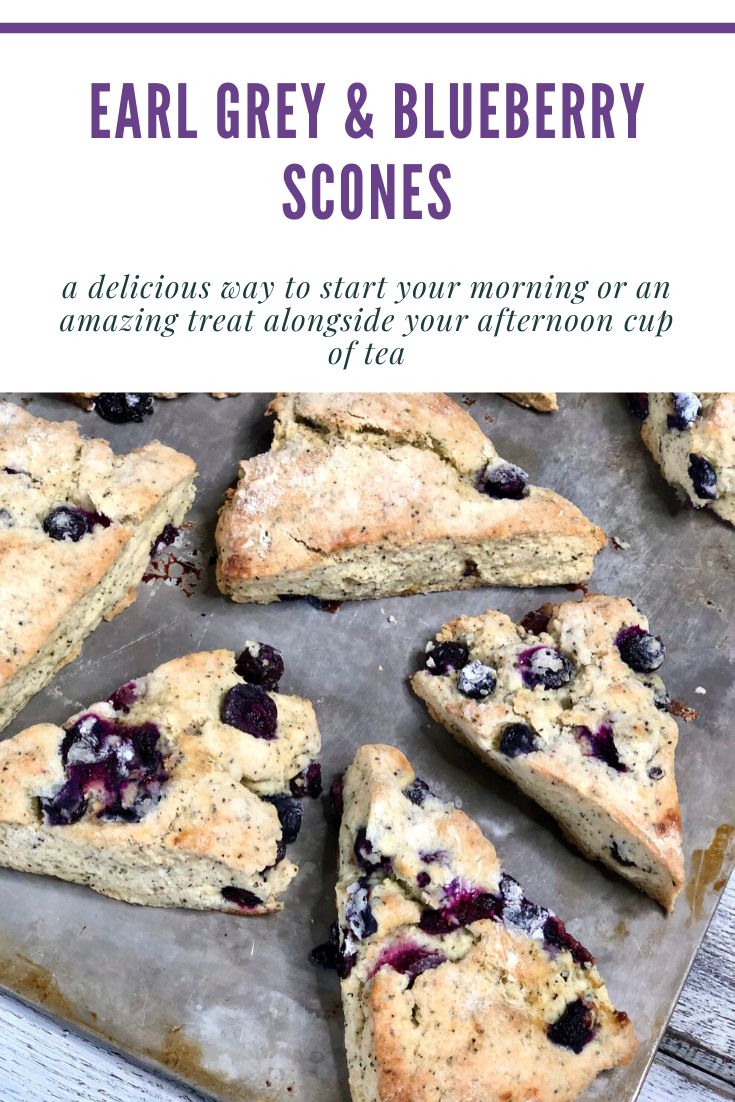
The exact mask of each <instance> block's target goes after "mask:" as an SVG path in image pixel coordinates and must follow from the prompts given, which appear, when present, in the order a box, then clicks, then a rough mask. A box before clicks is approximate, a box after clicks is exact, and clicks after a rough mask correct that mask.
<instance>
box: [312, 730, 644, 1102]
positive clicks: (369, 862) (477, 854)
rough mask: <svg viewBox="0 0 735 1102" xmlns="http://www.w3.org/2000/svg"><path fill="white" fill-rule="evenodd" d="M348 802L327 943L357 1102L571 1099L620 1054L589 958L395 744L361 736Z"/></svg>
mask: <svg viewBox="0 0 735 1102" xmlns="http://www.w3.org/2000/svg"><path fill="white" fill-rule="evenodd" d="M343 798H344V815H343V819H342V826H341V829H340V859H339V883H338V885H337V909H338V928H337V929H336V930H335V933H334V940H333V945H334V948H335V949H336V953H335V955H336V963H337V966H338V969H339V972H340V975H341V978H342V1002H343V1007H344V1016H345V1047H346V1052H347V1061H348V1067H349V1078H350V1089H351V1093H352V1098H353V1102H397V1100H400V1102H444V1100H447V1099H449V1100H452V1102H454V1100H467V1102H527V1100H529V1099H533V1100H534V1102H569V1100H571V1099H574V1098H576V1097H577V1095H578V1094H579V1093H580V1092H581V1091H582V1090H583V1089H584V1088H585V1087H586V1086H587V1085H588V1084H589V1083H590V1082H591V1081H592V1080H593V1079H594V1078H595V1076H596V1075H598V1073H600V1072H602V1071H604V1070H606V1069H609V1068H614V1067H617V1066H618V1065H621V1064H626V1063H628V1062H629V1061H630V1059H631V1057H632V1055H633V1053H634V1051H635V1048H636V1040H635V1035H634V1032H633V1027H632V1026H631V1024H630V1022H629V1020H628V1017H627V1015H626V1014H624V1013H622V1012H620V1011H617V1010H615V1008H614V1007H613V1005H612V1003H611V1001H610V998H609V996H608V993H607V990H606V989H605V986H604V984H603V981H602V979H601V977H600V975H599V973H598V971H597V969H596V968H595V966H594V963H593V958H592V956H591V955H590V953H589V952H588V951H587V950H586V949H585V948H584V947H583V946H582V945H580V943H579V942H578V941H577V940H576V939H575V938H574V937H573V936H572V935H571V934H570V933H568V931H567V930H566V929H565V927H564V925H563V923H562V922H561V921H560V919H558V918H557V917H556V915H554V914H553V913H552V912H550V911H548V910H547V909H546V908H544V907H540V906H537V905H536V904H534V903H531V902H530V900H528V899H526V898H525V896H524V893H523V890H522V888H521V886H520V885H519V884H518V883H517V882H516V881H515V880H514V879H513V878H512V877H510V876H509V875H508V874H507V873H505V872H503V870H502V868H501V866H500V862H499V861H498V858H497V855H496V853H495V850H494V848H493V846H492V845H491V843H490V842H489V841H488V840H487V839H486V838H485V837H484V836H483V835H482V833H481V831H480V829H479V828H478V827H477V825H476V824H475V823H474V822H473V821H472V820H471V819H469V818H468V817H467V816H466V815H464V814H463V813H462V812H461V811H458V810H457V809H456V808H455V807H454V806H452V805H451V804H447V803H444V802H443V801H442V800H440V799H438V798H437V797H436V796H435V795H434V794H433V793H432V792H431V790H430V789H429V787H428V786H427V785H426V784H425V783H424V782H423V781H422V780H420V779H419V778H418V777H416V776H414V773H413V770H412V769H411V766H410V765H409V763H408V761H407V760H406V758H405V757H404V756H403V754H401V753H400V752H399V751H398V750H394V749H393V748H392V747H389V746H363V747H361V748H360V749H359V750H358V752H357V754H356V755H355V760H354V762H353V763H352V765H351V766H350V768H349V769H348V770H347V773H346V775H345V778H344V788H343ZM335 943H336V944H335ZM316 954H317V955H316V959H317V960H319V959H320V956H319V950H317V951H316ZM322 959H323V958H322Z"/></svg>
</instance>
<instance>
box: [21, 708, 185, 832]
mask: <svg viewBox="0 0 735 1102" xmlns="http://www.w3.org/2000/svg"><path fill="white" fill-rule="evenodd" d="M159 740H160V731H159V730H158V728H157V727H156V726H155V724H153V723H143V724H141V725H140V726H138V727H134V726H130V727H128V726H124V725H123V724H121V723H117V722H116V721H113V720H109V719H102V718H101V717H100V716H95V715H92V714H88V715H84V716H82V717H81V718H80V719H78V720H77V722H76V723H75V724H74V726H73V727H70V728H69V730H68V731H67V732H66V734H65V735H64V738H63V740H62V743H61V747H60V756H61V762H62V765H63V766H64V771H65V774H66V780H65V783H64V784H62V786H61V787H60V788H59V789H58V791H57V792H55V793H54V794H53V795H52V796H48V797H42V798H41V799H40V800H39V806H40V810H41V812H42V815H43V818H44V821H45V822H46V823H48V825H50V826H61V825H65V824H68V823H73V822H76V821H77V820H78V819H80V818H81V817H82V816H83V815H84V814H85V813H86V812H87V810H88V806H89V803H90V800H92V799H93V800H94V804H95V806H96V807H97V808H98V810H97V816H98V817H99V818H101V819H108V820H112V821H121V822H138V821H139V820H140V819H142V818H143V816H144V815H146V814H147V813H148V812H149V811H150V810H151V809H152V808H153V807H154V806H155V804H157V803H158V801H159V800H160V798H161V794H162V788H163V784H164V782H165V781H166V780H167V779H168V774H167V772H166V768H165V763H164V758H163V754H162V752H161V749H160V747H159V745H158V744H159Z"/></svg>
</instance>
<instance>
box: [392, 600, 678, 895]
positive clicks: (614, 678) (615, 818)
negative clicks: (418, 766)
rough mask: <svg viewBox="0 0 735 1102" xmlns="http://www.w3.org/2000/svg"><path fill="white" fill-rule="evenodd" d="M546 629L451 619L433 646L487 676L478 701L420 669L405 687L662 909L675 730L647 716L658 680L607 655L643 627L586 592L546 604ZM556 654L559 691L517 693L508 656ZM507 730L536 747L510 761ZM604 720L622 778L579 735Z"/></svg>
mask: <svg viewBox="0 0 735 1102" xmlns="http://www.w3.org/2000/svg"><path fill="white" fill-rule="evenodd" d="M545 612H546V614H547V615H548V617H549V622H548V626H547V627H546V628H545V630H544V631H543V632H541V633H540V634H533V633H532V632H530V631H525V630H524V629H523V628H522V627H519V626H517V625H515V624H513V622H512V621H511V620H510V619H509V617H507V616H505V615H504V614H503V613H500V612H495V611H493V610H488V611H487V612H486V613H484V614H482V615H481V616H476V617H460V618H459V619H457V620H454V621H452V622H451V623H449V624H446V625H445V626H444V627H443V628H442V629H441V631H440V632H439V633H438V635H437V640H438V641H440V642H441V641H447V640H459V641H462V642H465V643H466V644H467V645H468V647H469V655H470V660H477V661H482V662H483V663H484V664H486V665H489V666H491V667H492V668H494V669H496V671H497V678H498V683H497V686H496V688H495V690H494V692H493V693H491V694H490V695H489V696H488V697H487V698H486V699H485V700H479V701H478V700H472V699H469V698H468V697H466V696H464V695H462V694H461V693H460V692H459V691H458V690H457V687H456V685H457V675H456V673H455V674H451V673H450V674H449V675H448V676H446V677H442V676H433V675H432V674H431V673H430V672H429V671H427V670H422V671H419V672H418V673H416V674H415V675H414V676H413V678H412V679H411V684H412V686H413V688H414V690H415V692H416V693H417V694H418V695H419V696H420V697H421V698H422V699H423V700H424V701H425V703H426V704H427V707H428V709H429V711H430V713H431V715H432V717H433V718H434V719H436V720H437V722H439V723H441V724H443V725H444V726H445V727H447V729H448V730H449V731H451V733H452V734H454V735H455V737H456V738H457V739H458V740H459V741H461V742H463V743H464V744H465V745H467V746H468V747H469V748H470V749H471V750H473V751H474V752H475V753H476V754H478V756H479V757H480V758H481V759H482V760H483V761H484V762H486V763H487V764H488V765H490V766H491V767H492V768H493V769H496V770H497V771H498V772H500V773H502V774H503V775H504V776H507V777H509V778H510V779H511V780H513V781H514V782H515V783H516V784H518V785H519V786H520V787H521V788H522V789H523V790H524V791H525V792H526V793H527V794H528V795H530V796H531V797H532V798H533V799H535V800H537V801H538V802H539V803H540V804H541V805H542V806H543V807H544V808H545V809H546V810H547V811H549V812H550V813H551V814H552V815H555V816H556V817H557V820H558V821H559V823H560V825H561V827H562V830H563V831H564V833H565V834H566V836H567V837H568V838H569V839H570V840H571V841H572V842H574V844H575V845H577V846H578V848H579V849H581V850H582V852H583V853H584V854H585V855H586V856H587V857H590V858H592V859H595V860H600V861H602V862H603V863H604V864H605V865H607V867H608V868H610V869H612V870H613V871H615V872H616V873H618V874H620V875H622V876H624V877H626V878H627V879H629V880H631V881H632V882H633V883H634V884H635V885H636V886H637V887H639V888H641V889H642V890H643V891H646V892H648V894H650V895H652V896H653V898H655V899H657V900H658V901H659V902H660V903H661V904H662V905H663V906H664V907H665V908H666V909H667V910H671V909H672V907H673V905H674V902H675V900H676V896H677V894H678V893H679V891H680V890H681V888H682V886H683V883H684V862H683V855H682V839H681V818H680V813H679V799H678V794H677V788H676V777H675V771H674V751H675V748H676V743H677V739H678V731H677V727H676V723H675V721H674V720H673V718H672V717H671V716H670V715H669V714H668V713H667V712H665V711H661V710H659V708H657V707H656V703H655V701H656V697H657V696H658V697H661V696H663V694H664V690H663V685H662V683H661V682H660V679H659V678H658V677H657V676H656V675H641V674H636V673H634V672H633V671H632V670H631V669H630V668H629V667H628V666H627V665H626V664H625V663H624V662H623V660H622V658H621V656H620V652H619V651H618V649H617V647H616V646H615V642H614V640H615V638H616V636H617V633H618V632H619V631H620V630H621V629H624V628H626V627H631V626H637V627H639V628H641V630H644V631H647V630H648V621H647V620H646V618H645V617H644V616H643V615H642V614H641V613H640V612H639V611H638V610H637V609H636V608H635V606H633V605H632V603H631V602H630V601H628V600H625V599H624V598H620V597H609V596H605V595H599V594H590V595H589V596H587V597H586V598H585V599H584V600H582V601H566V602H563V603H562V604H559V605H548V606H546V607H545ZM537 645H545V646H550V647H554V648H558V649H559V650H560V651H561V653H562V654H564V655H566V656H567V657H568V658H569V659H570V660H571V661H572V663H573V666H574V673H573V676H572V678H571V680H570V682H569V684H568V685H566V686H563V687H562V688H559V689H545V688H544V687H543V686H540V685H538V686H536V687H535V688H533V689H531V688H526V687H524V685H523V683H522V680H521V676H520V674H519V672H518V669H517V665H516V663H517V660H518V656H519V655H520V654H521V653H522V652H524V651H526V650H527V649H528V648H530V647H533V646H537ZM510 723H525V724H527V725H529V726H530V727H531V728H532V730H533V731H534V732H536V733H537V735H538V736H539V738H540V740H541V742H540V745H539V746H538V748H537V749H536V750H535V751H534V752H532V753H526V754H523V755H521V756H518V757H515V758H509V757H507V756H506V755H505V754H503V753H501V752H500V750H499V741H500V738H501V735H502V732H503V731H504V729H505V727H506V726H507V725H508V724H510ZM605 723H608V724H610V725H611V730H612V731H613V737H614V744H615V748H616V751H617V753H618V755H619V758H620V760H621V764H622V767H623V768H622V770H617V769H615V768H612V767H611V766H610V765H608V764H607V763H606V762H605V761H604V760H600V759H598V758H595V757H594V756H590V753H589V749H588V743H587V742H586V741H585V740H584V738H582V739H580V737H579V736H578V732H579V731H580V730H581V729H587V730H589V731H592V732H595V731H597V730H599V729H600V727H601V726H602V725H603V724H605Z"/></svg>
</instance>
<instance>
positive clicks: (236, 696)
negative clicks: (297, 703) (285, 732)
mask: <svg viewBox="0 0 735 1102" xmlns="http://www.w3.org/2000/svg"><path fill="white" fill-rule="evenodd" d="M220 718H221V719H222V722H223V723H226V724H228V725H229V726H230V727H237V729H238V730H239V731H244V732H245V733H246V734H248V735H254V736H255V738H262V739H274V738H275V737H276V727H277V726H278V709H277V708H276V705H275V704H274V702H273V701H272V700H271V698H270V697H269V696H268V694H267V693H265V692H264V691H263V689H261V688H259V686H257V685H234V686H233V687H232V688H231V689H230V690H229V691H228V692H227V694H226V696H225V698H224V700H223V701H222V709H221V711H220Z"/></svg>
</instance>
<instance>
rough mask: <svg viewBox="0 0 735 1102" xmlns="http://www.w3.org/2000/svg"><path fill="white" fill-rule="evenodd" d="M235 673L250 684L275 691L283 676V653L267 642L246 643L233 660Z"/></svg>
mask: <svg viewBox="0 0 735 1102" xmlns="http://www.w3.org/2000/svg"><path fill="white" fill-rule="evenodd" d="M235 673H237V674H239V675H240V677H242V679H243V680H244V681H249V682H250V683H251V684H252V685H262V687H263V688H264V689H270V690H271V691H272V692H275V691H276V690H277V689H278V682H279V681H280V680H281V678H282V677H283V655H282V654H281V652H280V651H279V650H276V648H275V647H271V646H269V644H268V643H247V644H246V645H245V650H244V651H243V652H242V654H240V655H239V656H238V659H237V661H236V662H235Z"/></svg>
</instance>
